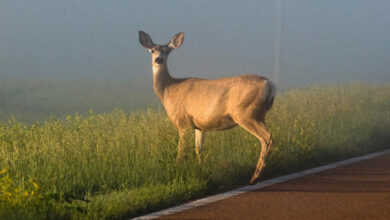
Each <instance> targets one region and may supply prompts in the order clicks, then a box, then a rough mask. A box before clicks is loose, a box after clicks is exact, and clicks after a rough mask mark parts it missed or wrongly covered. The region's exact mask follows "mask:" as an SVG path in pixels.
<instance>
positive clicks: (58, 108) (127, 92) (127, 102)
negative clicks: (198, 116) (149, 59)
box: [0, 77, 159, 122]
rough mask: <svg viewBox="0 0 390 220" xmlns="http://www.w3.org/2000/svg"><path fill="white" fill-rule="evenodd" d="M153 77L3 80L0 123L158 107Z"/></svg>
mask: <svg viewBox="0 0 390 220" xmlns="http://www.w3.org/2000/svg"><path fill="white" fill-rule="evenodd" d="M158 105H159V102H158V99H157V98H156V96H155V95H154V93H153V83H152V78H151V77H144V78H141V77H140V78H138V79H135V80H130V79H126V80H107V79H96V78H76V79H54V78H53V79H47V78H10V77H2V78H1V77H0V120H1V121H7V120H9V119H10V118H11V117H12V116H14V117H15V118H16V119H18V120H20V121H24V122H34V121H37V120H40V121H42V120H46V119H48V118H50V117H51V116H55V117H62V118H63V117H64V116H66V115H69V114H70V115H73V114H75V113H78V114H82V115H85V114H88V111H89V110H91V109H93V110H94V111H95V112H96V113H104V112H112V111H113V110H114V109H117V108H120V109H123V110H125V111H128V112H131V111H135V110H138V109H145V108H147V107H155V106H158Z"/></svg>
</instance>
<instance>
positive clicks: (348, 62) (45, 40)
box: [0, 0, 390, 84]
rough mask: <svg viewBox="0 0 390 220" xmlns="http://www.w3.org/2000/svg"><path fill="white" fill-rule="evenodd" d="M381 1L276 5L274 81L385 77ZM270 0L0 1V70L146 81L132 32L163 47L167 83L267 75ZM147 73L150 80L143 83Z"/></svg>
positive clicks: (389, 71) (271, 42)
mask: <svg viewBox="0 0 390 220" xmlns="http://www.w3.org/2000/svg"><path fill="white" fill-rule="evenodd" d="M389 9H390V2H389V1H386V0H372V1H366V0H354V1H350V0H340V1H331V0H320V1H310V0H296V1H286V0H282V7H281V8H280V10H281V15H282V17H281V19H282V20H281V24H282V26H281V38H280V39H281V40H280V48H281V50H280V81H281V82H282V83H298V84H302V83H316V82H338V81H351V80H364V81H376V82H384V81H385V82H388V81H390V62H389V58H390V28H389V27H390V14H389V13H388V12H389ZM275 12H276V4H275V1H257V0H253V1H234V0H223V1H222V0H220V1H205V0H198V1H182V0H169V1H152V0H140V1H133V0H132V1H125V0H123V1H101V0H93V1H92V0H57V1H53V0H47V1H43V0H35V1H30V0H18V1H13V0H2V1H0V74H1V75H2V76H14V77H19V78H23V77H30V78H31V77H32V78H37V77H42V76H45V77H54V78H56V77H59V78H69V77H70V78H78V77H99V78H104V79H129V80H131V79H135V78H139V77H141V78H142V77H144V76H146V77H148V79H151V74H152V70H151V60H150V56H149V54H148V53H147V51H146V50H145V49H144V48H142V47H141V46H140V45H139V42H138V31H139V30H143V31H145V32H147V33H149V34H150V35H151V36H152V38H153V40H154V41H155V42H156V43H161V44H165V43H167V42H168V41H169V39H170V38H171V37H172V36H173V35H174V34H175V33H177V32H181V31H183V32H185V40H184V44H183V46H182V47H181V48H179V49H178V50H177V51H174V52H173V53H172V54H171V55H170V58H169V60H168V62H169V68H170V71H171V73H172V75H174V76H175V77H187V76H197V77H205V78H216V77H220V76H231V75H237V74H242V73H256V74H260V75H264V76H267V77H269V78H271V79H273V78H274V76H273V74H274V61H275V56H274V55H275V25H276V23H275V17H276V16H275ZM149 77H150V78H149Z"/></svg>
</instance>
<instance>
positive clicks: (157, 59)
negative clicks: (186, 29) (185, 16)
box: [139, 31, 184, 65]
mask: <svg viewBox="0 0 390 220" xmlns="http://www.w3.org/2000/svg"><path fill="white" fill-rule="evenodd" d="M183 40H184V33H183V32H180V33H178V34H176V35H175V36H173V37H172V39H171V40H170V41H169V43H168V44H166V45H157V44H155V43H153V41H152V38H151V37H150V36H149V35H148V34H147V33H145V32H143V31H140V32H139V42H140V43H141V45H142V46H143V47H145V48H146V49H148V50H149V52H150V53H151V54H152V63H153V65H162V64H166V62H167V58H168V55H169V53H170V52H171V51H172V50H174V49H177V48H179V47H180V46H181V45H182V44H183Z"/></svg>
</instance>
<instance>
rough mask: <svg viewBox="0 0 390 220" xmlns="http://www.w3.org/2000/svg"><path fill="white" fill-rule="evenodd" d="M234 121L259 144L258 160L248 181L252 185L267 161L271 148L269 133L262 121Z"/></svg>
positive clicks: (252, 119)
mask: <svg viewBox="0 0 390 220" xmlns="http://www.w3.org/2000/svg"><path fill="white" fill-rule="evenodd" d="M235 121H236V122H237V124H239V125H240V126H241V127H243V128H244V129H245V130H247V131H248V132H249V133H251V134H253V135H254V136H255V137H257V138H258V139H259V141H260V143H261V151H260V156H259V159H258V161H257V166H256V170H255V172H254V173H253V176H252V178H251V180H250V183H251V184H253V183H254V182H255V181H256V180H257V179H258V178H259V176H260V173H261V170H262V169H263V167H264V166H265V160H266V159H267V156H268V153H269V150H270V149H271V146H272V138H271V133H269V132H268V131H267V129H266V128H265V124H264V122H263V121H262V120H258V119H255V118H247V119H245V118H244V119H243V118H240V119H235Z"/></svg>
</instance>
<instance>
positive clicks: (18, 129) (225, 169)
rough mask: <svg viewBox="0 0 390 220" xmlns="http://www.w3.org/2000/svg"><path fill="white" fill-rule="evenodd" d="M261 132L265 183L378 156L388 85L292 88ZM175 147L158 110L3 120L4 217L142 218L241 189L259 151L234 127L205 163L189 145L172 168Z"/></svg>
mask: <svg viewBox="0 0 390 220" xmlns="http://www.w3.org/2000/svg"><path fill="white" fill-rule="evenodd" d="M267 126H268V127H269V130H270V131H271V133H272V134H273V137H274V146H273V148H272V149H271V153H270V156H269V158H268V160H267V166H266V168H265V169H264V173H263V175H262V178H271V177H274V176H278V175H282V174H286V173H291V172H294V171H297V170H301V169H306V168H309V167H314V166H318V165H322V164H326V163H330V162H332V161H336V160H341V159H344V158H348V157H352V156H356V155H361V154H365V153H369V152H373V151H377V150H380V149H383V148H386V147H388V143H389V141H390V135H389V131H390V86H389V85H377V84H362V83H350V84H344V85H326V86H311V87H308V88H302V89H294V90H291V91H288V92H285V93H282V94H279V95H278V96H277V99H276V101H275V104H274V106H273V108H272V110H271V111H270V112H269V114H268V116H267ZM189 138H190V139H192V140H191V141H190V143H193V139H194V137H193V136H192V137H189ZM177 141H178V135H177V131H176V130H175V128H174V126H173V125H172V124H171V123H170V121H169V120H168V119H167V117H166V115H165V113H164V111H163V110H158V109H149V110H144V111H137V112H133V113H131V114H128V113H126V112H125V111H123V110H116V111H114V112H112V113H109V114H100V113H94V112H92V111H90V112H89V115H86V116H81V115H77V114H74V115H72V116H67V117H65V118H62V119H60V118H54V117H53V118H50V119H48V120H46V121H43V122H35V123H30V124H26V123H22V122H20V121H18V120H16V119H10V120H9V121H8V122H3V123H1V124H0V170H2V173H0V184H1V186H4V187H3V188H1V190H2V191H0V204H1V206H0V218H5V219H21V218H23V219H125V218H129V217H133V216H138V215H141V214H144V213H147V212H151V211H155V210H158V209H161V208H165V207H168V206H172V205H175V204H178V203H181V202H184V201H187V200H189V199H194V198H198V197H202V196H204V195H208V194H212V193H216V192H219V191H224V190H227V189H230V188H232V187H236V186H238V185H242V184H247V183H248V181H249V179H250V177H251V175H252V172H253V171H254V169H255V165H256V161H257V157H258V155H259V149H260V146H259V143H258V141H257V140H256V138H254V137H253V136H252V135H250V134H249V133H248V132H246V131H245V130H243V129H241V128H239V127H238V128H235V129H232V130H229V131H224V132H209V133H207V134H206V140H205V150H204V152H203V153H202V159H203V163H202V164H201V165H198V164H197V160H196V157H195V156H194V149H193V146H192V145H191V146H190V147H188V149H187V152H186V155H185V159H184V160H182V161H181V162H179V163H175V157H176V143H177ZM25 192H27V194H25ZM31 192H33V193H31Z"/></svg>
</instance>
